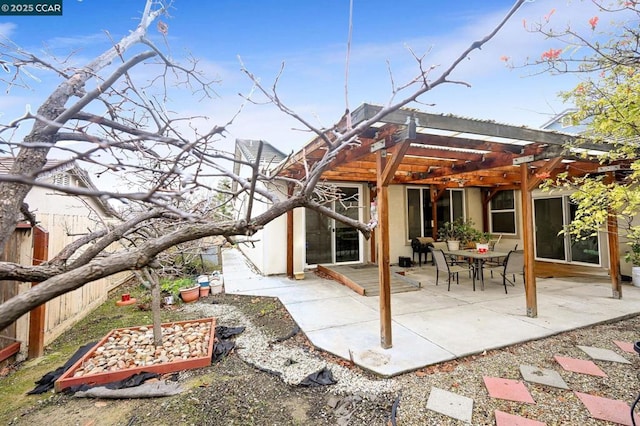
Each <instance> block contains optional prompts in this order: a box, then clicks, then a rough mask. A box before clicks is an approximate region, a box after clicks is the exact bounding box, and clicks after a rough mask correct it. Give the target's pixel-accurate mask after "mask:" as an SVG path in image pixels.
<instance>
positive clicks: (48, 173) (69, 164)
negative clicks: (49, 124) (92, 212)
mask: <svg viewBox="0 0 640 426" xmlns="http://www.w3.org/2000/svg"><path fill="white" fill-rule="evenodd" d="M13 162H14V158H13V157H0V174H9V172H10V171H11V167H12V166H13ZM61 173H69V174H70V175H72V176H74V177H76V179H77V180H78V182H79V184H80V186H82V187H84V188H86V189H89V190H92V191H96V192H97V191H99V189H98V188H97V187H96V186H95V185H94V184H93V182H92V181H91V178H90V177H89V174H88V173H87V171H86V170H84V169H82V168H80V167H79V166H78V164H77V163H76V162H75V161H69V160H47V162H46V163H45V165H44V167H43V168H42V172H41V173H39V174H38V176H37V177H36V181H43V180H45V179H48V178H50V177H53V176H55V175H58V174H61ZM92 198H93V199H94V200H95V201H96V203H98V205H99V206H100V207H101V208H102V209H103V210H104V212H105V213H106V214H107V215H109V216H117V213H116V212H115V210H113V208H112V207H111V206H110V205H109V204H108V203H106V202H105V201H104V200H103V199H102V198H100V197H92Z"/></svg>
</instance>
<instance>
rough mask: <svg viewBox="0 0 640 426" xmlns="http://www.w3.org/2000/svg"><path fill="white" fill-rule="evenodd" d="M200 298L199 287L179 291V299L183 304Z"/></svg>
mask: <svg viewBox="0 0 640 426" xmlns="http://www.w3.org/2000/svg"><path fill="white" fill-rule="evenodd" d="M199 297H200V285H197V286H194V287H190V288H181V289H180V298H182V300H183V301H184V302H185V303H191V302H195V301H196V300H198V298H199Z"/></svg>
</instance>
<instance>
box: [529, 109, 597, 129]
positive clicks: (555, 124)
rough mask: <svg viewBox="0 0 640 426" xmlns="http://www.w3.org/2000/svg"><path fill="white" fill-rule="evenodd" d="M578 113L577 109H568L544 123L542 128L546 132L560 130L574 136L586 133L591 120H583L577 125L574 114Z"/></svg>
mask: <svg viewBox="0 0 640 426" xmlns="http://www.w3.org/2000/svg"><path fill="white" fill-rule="evenodd" d="M577 111H578V109H577V108H567V109H565V110H564V111H562V112H561V113H559V114H557V115H555V116H554V117H553V118H551V119H550V120H549V121H547V122H546V123H544V124H543V125H542V126H541V127H540V128H541V129H545V130H560V131H562V132H566V133H573V134H580V133H584V131H585V130H586V127H587V123H588V122H589V121H590V120H583V121H582V122H580V123H575V122H574V119H573V114H575V113H576V112H577Z"/></svg>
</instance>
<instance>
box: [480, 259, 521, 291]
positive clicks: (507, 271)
mask: <svg viewBox="0 0 640 426" xmlns="http://www.w3.org/2000/svg"><path fill="white" fill-rule="evenodd" d="M487 269H489V270H491V272H492V273H493V271H494V270H495V271H498V272H499V273H500V275H502V285H504V292H505V294H507V282H509V284H511V285H512V286H515V285H516V284H515V283H516V274H518V275H520V274H521V275H522V279H523V281H524V251H517V250H511V251H510V252H509V254H508V255H507V257H506V258H505V260H504V263H503V264H502V265H500V266H494V267H490V268H487ZM508 275H509V276H511V277H512V279H513V281H511V280H510V279H509V278H507V276H508ZM492 276H493V275H492Z"/></svg>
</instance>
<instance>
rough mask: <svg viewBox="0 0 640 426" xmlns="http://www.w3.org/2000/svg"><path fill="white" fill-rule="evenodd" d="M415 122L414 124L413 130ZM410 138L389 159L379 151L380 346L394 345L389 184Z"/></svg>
mask: <svg viewBox="0 0 640 426" xmlns="http://www.w3.org/2000/svg"><path fill="white" fill-rule="evenodd" d="M409 127H412V126H411V125H410V126H409ZM414 133H415V123H413V133H412V132H411V131H410V132H409V135H412V134H414ZM409 145H410V142H409V140H408V139H405V140H404V141H402V142H400V143H398V144H397V145H396V146H395V148H396V149H395V150H394V151H393V157H392V159H391V160H390V161H388V160H387V150H386V149H380V150H378V151H377V152H376V175H377V176H376V183H377V185H376V186H377V190H378V197H377V200H376V201H377V208H378V234H379V235H378V238H379V248H378V277H379V281H380V283H379V286H380V345H381V346H382V347H383V348H384V349H389V348H391V347H392V346H393V342H392V336H391V270H390V265H389V183H390V182H391V180H392V179H393V176H394V174H395V172H396V170H398V167H399V166H400V163H401V162H402V159H403V158H404V154H405V153H406V152H407V149H408V148H409Z"/></svg>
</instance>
